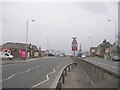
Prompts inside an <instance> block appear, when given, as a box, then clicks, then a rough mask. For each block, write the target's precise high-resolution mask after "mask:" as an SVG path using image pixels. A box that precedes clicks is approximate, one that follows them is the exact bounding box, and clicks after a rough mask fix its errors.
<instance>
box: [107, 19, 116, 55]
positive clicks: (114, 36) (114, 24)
mask: <svg viewBox="0 0 120 90" xmlns="http://www.w3.org/2000/svg"><path fill="white" fill-rule="evenodd" d="M108 21H109V22H110V21H112V22H114V25H115V34H114V38H115V45H116V47H115V56H116V49H117V44H116V42H117V41H116V20H108Z"/></svg>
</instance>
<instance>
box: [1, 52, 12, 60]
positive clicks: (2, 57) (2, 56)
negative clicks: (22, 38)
mask: <svg viewBox="0 0 120 90" xmlns="http://www.w3.org/2000/svg"><path fill="white" fill-rule="evenodd" d="M12 58H13V55H11V54H10V53H2V54H1V59H3V60H7V59H9V60H12Z"/></svg>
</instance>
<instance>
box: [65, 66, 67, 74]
mask: <svg viewBox="0 0 120 90" xmlns="http://www.w3.org/2000/svg"><path fill="white" fill-rule="evenodd" d="M65 76H67V68H65Z"/></svg>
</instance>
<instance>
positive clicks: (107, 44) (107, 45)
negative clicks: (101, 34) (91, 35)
mask: <svg viewBox="0 0 120 90" xmlns="http://www.w3.org/2000/svg"><path fill="white" fill-rule="evenodd" d="M110 46H111V44H110V43H109V42H105V43H101V44H100V45H98V47H104V48H108V47H110Z"/></svg>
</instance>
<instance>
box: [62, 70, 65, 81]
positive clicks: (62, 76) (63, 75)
mask: <svg viewBox="0 0 120 90" xmlns="http://www.w3.org/2000/svg"><path fill="white" fill-rule="evenodd" d="M64 79H65V77H64V72H63V74H62V83H64Z"/></svg>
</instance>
